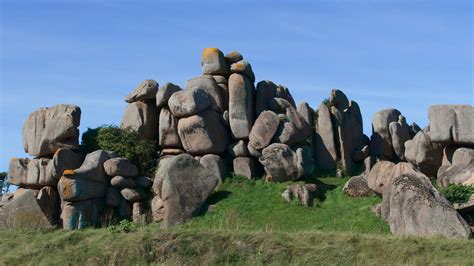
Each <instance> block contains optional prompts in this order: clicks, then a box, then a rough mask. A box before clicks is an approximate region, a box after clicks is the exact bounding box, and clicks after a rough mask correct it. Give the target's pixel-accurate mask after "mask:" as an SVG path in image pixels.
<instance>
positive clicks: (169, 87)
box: [156, 82, 181, 108]
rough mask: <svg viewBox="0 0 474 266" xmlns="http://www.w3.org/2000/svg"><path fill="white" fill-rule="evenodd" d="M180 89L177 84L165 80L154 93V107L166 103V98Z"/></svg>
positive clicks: (162, 105)
mask: <svg viewBox="0 0 474 266" xmlns="http://www.w3.org/2000/svg"><path fill="white" fill-rule="evenodd" d="M180 90H181V88H180V87H179V86H178V85H175V84H173V83H170V82H166V83H165V84H164V85H163V86H161V87H160V88H159V89H158V92H157V93H156V107H158V108H161V107H164V106H166V105H168V100H169V99H170V98H171V95H173V93H175V92H177V91H180Z"/></svg>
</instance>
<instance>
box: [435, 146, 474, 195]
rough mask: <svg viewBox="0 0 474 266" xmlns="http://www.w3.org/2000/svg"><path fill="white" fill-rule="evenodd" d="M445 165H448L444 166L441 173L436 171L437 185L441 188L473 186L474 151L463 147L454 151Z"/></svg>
mask: <svg viewBox="0 0 474 266" xmlns="http://www.w3.org/2000/svg"><path fill="white" fill-rule="evenodd" d="M445 152H446V148H445ZM447 160H449V159H447ZM447 164H449V165H445V166H446V168H445V169H444V170H443V171H438V173H439V175H438V184H440V185H441V186H448V185H449V184H463V185H474V149H472V148H465V147H461V148H458V149H456V150H455V151H454V152H453V153H452V158H451V159H450V162H449V161H448V162H447ZM443 165H444V164H443ZM440 170H441V167H440Z"/></svg>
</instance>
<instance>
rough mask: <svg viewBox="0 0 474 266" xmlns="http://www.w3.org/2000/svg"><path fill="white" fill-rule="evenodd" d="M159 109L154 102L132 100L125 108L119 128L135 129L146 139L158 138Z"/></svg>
mask: <svg viewBox="0 0 474 266" xmlns="http://www.w3.org/2000/svg"><path fill="white" fill-rule="evenodd" d="M158 122H159V111H158V108H157V107H156V105H155V104H152V103H143V102H133V103H130V104H128V105H127V107H126V108H125V114H124V116H123V118H122V122H121V123H120V128H122V129H128V130H132V131H136V132H137V133H138V135H140V137H142V138H143V139H147V140H157V139H158Z"/></svg>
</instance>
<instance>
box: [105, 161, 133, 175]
mask: <svg viewBox="0 0 474 266" xmlns="http://www.w3.org/2000/svg"><path fill="white" fill-rule="evenodd" d="M103 167H104V171H105V173H106V174H107V175H108V176H124V177H132V176H137V175H138V168H137V167H136V166H135V165H134V164H133V163H132V162H131V161H130V160H128V159H126V158H112V159H109V160H107V161H105V162H104V165H103Z"/></svg>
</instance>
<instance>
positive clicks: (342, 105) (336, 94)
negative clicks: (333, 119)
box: [329, 90, 349, 111]
mask: <svg viewBox="0 0 474 266" xmlns="http://www.w3.org/2000/svg"><path fill="white" fill-rule="evenodd" d="M329 102H330V103H331V104H332V105H334V107H336V108H337V109H338V110H339V111H344V110H346V109H347V108H349V100H348V99H347V96H346V95H345V94H344V92H342V91H340V90H332V91H331V94H330V96H329Z"/></svg>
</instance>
